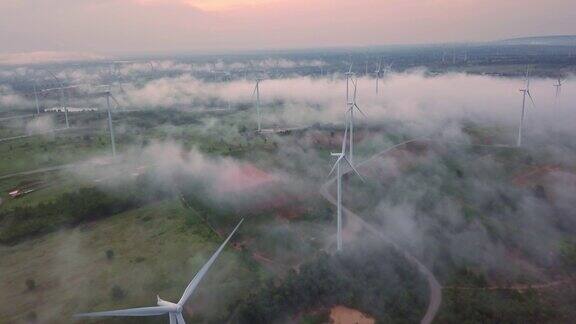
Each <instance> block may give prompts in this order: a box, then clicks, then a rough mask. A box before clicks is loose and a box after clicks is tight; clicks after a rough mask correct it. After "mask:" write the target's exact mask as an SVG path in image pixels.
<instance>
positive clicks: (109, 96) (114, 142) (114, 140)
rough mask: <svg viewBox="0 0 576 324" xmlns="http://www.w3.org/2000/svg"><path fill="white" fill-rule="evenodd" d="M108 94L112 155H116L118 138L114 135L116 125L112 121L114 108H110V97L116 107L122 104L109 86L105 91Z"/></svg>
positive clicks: (107, 103)
mask: <svg viewBox="0 0 576 324" xmlns="http://www.w3.org/2000/svg"><path fill="white" fill-rule="evenodd" d="M105 95H106V105H107V106H108V131H109V132H110V144H111V146H112V157H116V138H115V136H114V125H113V123H112V109H111V108H110V99H112V100H114V102H115V103H116V107H120V104H119V103H118V101H117V100H116V98H114V96H113V95H112V91H111V89H110V88H109V89H108V91H106V92H105Z"/></svg>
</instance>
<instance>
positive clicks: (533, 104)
mask: <svg viewBox="0 0 576 324" xmlns="http://www.w3.org/2000/svg"><path fill="white" fill-rule="evenodd" d="M526 93H527V94H528V97H529V98H530V101H531V102H532V106H533V107H534V108H536V103H535V102H534V98H532V94H530V90H528V91H526Z"/></svg>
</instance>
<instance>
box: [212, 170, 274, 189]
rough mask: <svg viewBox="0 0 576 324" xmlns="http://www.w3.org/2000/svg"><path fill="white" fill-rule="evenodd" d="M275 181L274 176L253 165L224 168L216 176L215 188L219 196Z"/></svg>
mask: <svg viewBox="0 0 576 324" xmlns="http://www.w3.org/2000/svg"><path fill="white" fill-rule="evenodd" d="M276 180H277V179H276V177H275V176H273V175H271V174H269V173H266V172H265V171H263V170H260V169H258V168H256V167H255V166H253V165H250V164H245V165H241V166H239V167H230V168H226V169H225V170H224V171H223V172H222V173H221V174H220V175H219V176H218V179H217V180H216V181H217V182H216V188H217V191H218V193H220V194H224V193H231V192H242V191H246V190H253V189H255V188H258V187H261V186H263V185H265V184H269V183H272V182H274V181H276Z"/></svg>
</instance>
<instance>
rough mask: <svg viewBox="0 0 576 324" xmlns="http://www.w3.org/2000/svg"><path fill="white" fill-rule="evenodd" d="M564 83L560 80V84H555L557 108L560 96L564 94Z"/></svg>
mask: <svg viewBox="0 0 576 324" xmlns="http://www.w3.org/2000/svg"><path fill="white" fill-rule="evenodd" d="M563 82H564V80H562V79H558V83H556V84H554V87H556V99H555V101H554V106H556V107H557V106H558V104H559V103H560V95H561V94H562V83H563Z"/></svg>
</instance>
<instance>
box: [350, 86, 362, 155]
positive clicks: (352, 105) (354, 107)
mask: <svg viewBox="0 0 576 324" xmlns="http://www.w3.org/2000/svg"><path fill="white" fill-rule="evenodd" d="M351 81H352V85H353V86H354V96H353V97H352V101H350V102H349V103H348V111H347V113H348V115H349V120H348V122H349V124H350V163H352V164H353V163H354V111H355V110H358V111H359V112H360V113H361V114H362V115H363V116H364V117H366V114H364V112H363V111H362V110H361V109H360V107H358V104H357V103H356V94H357V90H358V80H354V79H352V80H351Z"/></svg>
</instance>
